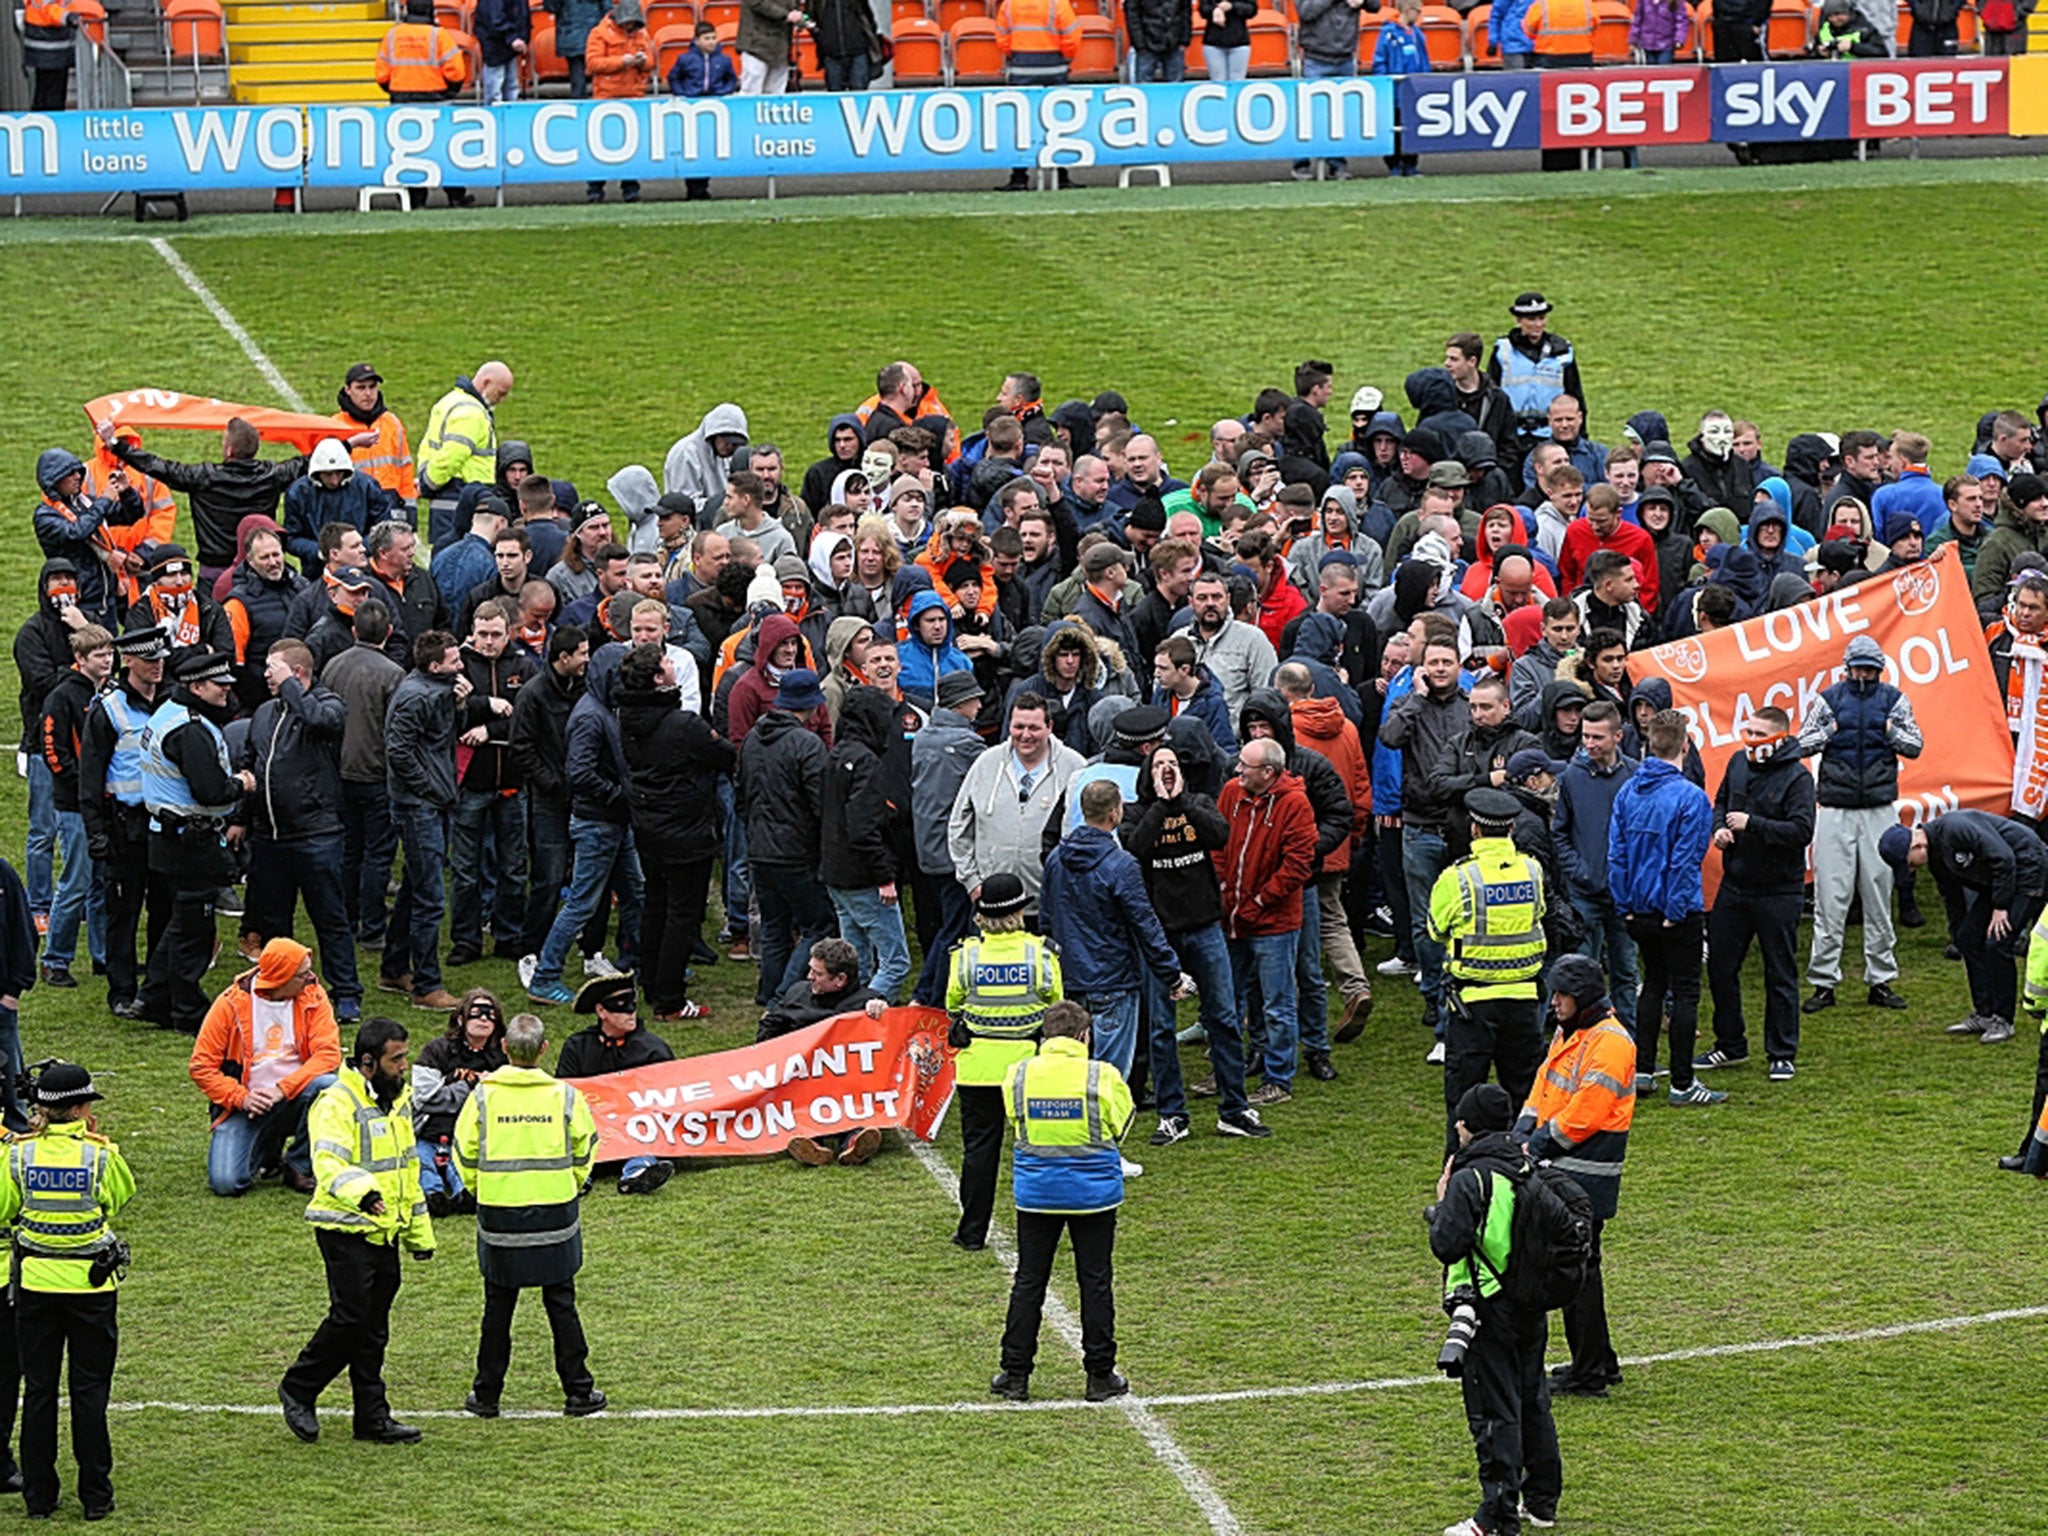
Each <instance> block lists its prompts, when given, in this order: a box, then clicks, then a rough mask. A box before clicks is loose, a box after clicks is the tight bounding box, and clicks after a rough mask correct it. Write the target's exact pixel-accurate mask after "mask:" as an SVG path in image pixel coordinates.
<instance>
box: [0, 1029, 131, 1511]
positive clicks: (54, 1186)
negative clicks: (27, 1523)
mask: <svg viewBox="0 0 2048 1536" xmlns="http://www.w3.org/2000/svg"><path fill="white" fill-rule="evenodd" d="M101 1097H102V1095H101V1094H100V1093H98V1092H97V1091H95V1090H94V1088H93V1085H92V1077H91V1076H90V1075H89V1074H88V1073H87V1072H86V1070H85V1068H83V1067H80V1066H74V1065H73V1064H72V1063H70V1062H68V1061H60V1062H57V1063H55V1064H53V1065H51V1066H48V1067H45V1068H44V1069H43V1072H42V1075H41V1076H40V1077H39V1078H38V1079H37V1082H36V1102H37V1103H38V1104H39V1105H40V1106H41V1107H42V1112H43V1122H44V1123H43V1128H42V1130H41V1131H40V1132H38V1133H37V1134H35V1135H33V1136H28V1137H25V1138H23V1139H22V1140H20V1141H16V1142H12V1143H10V1144H9V1145H8V1147H7V1173H6V1176H5V1178H4V1179H0V1225H5V1226H9V1227H12V1228H13V1229H14V1255H13V1268H12V1279H11V1286H10V1288H11V1289H12V1290H13V1292H14V1318H13V1322H14V1325H15V1329H16V1335H17V1337H18V1339H19V1346H20V1352H21V1353H20V1359H21V1376H22V1382H23V1386H24V1389H25V1390H24V1392H23V1396H22V1423H21V1470H22V1493H23V1495H24V1497H25V1498H26V1500H27V1503H28V1512H29V1515H30V1517H31V1518H35V1519H47V1518H48V1517H49V1516H50V1515H51V1514H53V1513H54V1512H55V1511H56V1508H57V1493H58V1488H57V1393H58V1388H59V1385H60V1377H61V1375H62V1373H63V1367H64V1351H65V1349H66V1347H67V1346H68V1347H69V1349H70V1351H71V1383H70V1385H71V1449H72V1452H73V1454H74V1455H76V1456H77V1458H78V1498H79V1502H80V1503H82V1504H83V1505H84V1506H85V1518H86V1519H88V1520H104V1519H106V1517H107V1516H108V1515H110V1514H112V1513H113V1512H114V1481H113V1478H114V1448H113V1444H112V1442H111V1441H110V1440H109V1439H108V1438H107V1394H108V1392H109V1390H110V1389H111V1388H112V1386H113V1382H114V1354H115V1350H116V1347H117V1345H118V1344H119V1342H120V1328H119V1324H118V1322H117V1320H116V1288H117V1287H118V1286H119V1284H120V1277H121V1273H122V1272H123V1271H125V1269H126V1268H127V1264H126V1259H127V1253H126V1250H125V1249H122V1248H119V1244H118V1239H116V1238H115V1236H114V1232H113V1229H112V1228H111V1227H109V1226H108V1225H107V1223H108V1222H109V1221H110V1220H112V1219H113V1217H114V1216H115V1215H116V1214H118V1213H119V1211H120V1209H121V1207H122V1206H124V1205H126V1204H127V1203H128V1202H129V1200H130V1199H131V1198H132V1197H133V1196H134V1194H135V1175H134V1174H132V1173H130V1172H129V1171H128V1164H127V1163H126V1162H124V1161H123V1160H122V1157H121V1149H120V1148H119V1147H117V1146H115V1145H114V1144H113V1143H112V1142H111V1141H109V1140H107V1138H106V1137H104V1136H102V1135H101V1134H100V1133H99V1125H98V1122H97V1121H96V1120H95V1119H94V1118H93V1112H92V1104H93V1101H94V1100H96V1099H98V1098H101ZM7 1390H8V1393H9V1396H10V1399H11V1397H12V1384H11V1383H9V1384H7ZM11 1406H12V1404H11V1402H10V1407H11Z"/></svg>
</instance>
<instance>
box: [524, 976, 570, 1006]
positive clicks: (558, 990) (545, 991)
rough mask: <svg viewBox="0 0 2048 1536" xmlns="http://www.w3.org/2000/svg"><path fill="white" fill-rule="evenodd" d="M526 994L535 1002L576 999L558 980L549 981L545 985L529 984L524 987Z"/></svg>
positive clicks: (558, 1001)
mask: <svg viewBox="0 0 2048 1536" xmlns="http://www.w3.org/2000/svg"><path fill="white" fill-rule="evenodd" d="M526 995H527V996H528V997H530V998H532V999H533V1000H534V1001H535V1002H536V1003H557V1004H560V1003H573V1002H575V1001H576V994H575V993H574V992H571V991H570V990H569V989H568V988H567V987H565V986H563V985H562V984H561V983H560V982H559V981H551V982H549V983H547V985H545V986H538V987H537V986H529V987H527V989H526Z"/></svg>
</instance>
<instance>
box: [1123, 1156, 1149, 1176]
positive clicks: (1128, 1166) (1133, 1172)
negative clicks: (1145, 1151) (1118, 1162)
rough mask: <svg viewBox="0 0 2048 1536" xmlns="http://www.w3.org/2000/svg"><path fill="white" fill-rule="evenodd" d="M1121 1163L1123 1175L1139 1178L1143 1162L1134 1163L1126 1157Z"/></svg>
mask: <svg viewBox="0 0 2048 1536" xmlns="http://www.w3.org/2000/svg"><path fill="white" fill-rule="evenodd" d="M1123 1165H1124V1177H1125V1178H1127V1179H1135V1178H1139V1177H1141V1176H1142V1175H1143V1174H1144V1172H1145V1165H1144V1164H1143V1163H1134V1162H1132V1161H1131V1160H1130V1159H1129V1158H1128V1157H1126V1158H1124V1159H1123Z"/></svg>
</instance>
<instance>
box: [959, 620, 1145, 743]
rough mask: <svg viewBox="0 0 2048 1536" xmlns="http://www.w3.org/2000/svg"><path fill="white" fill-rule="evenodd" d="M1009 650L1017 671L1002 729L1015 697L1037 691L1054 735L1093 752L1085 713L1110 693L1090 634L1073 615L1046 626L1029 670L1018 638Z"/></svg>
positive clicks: (1028, 649) (1026, 649) (1026, 650)
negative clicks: (1035, 665) (1034, 661)
mask: <svg viewBox="0 0 2048 1536" xmlns="http://www.w3.org/2000/svg"><path fill="white" fill-rule="evenodd" d="M948 623H949V625H950V620H949V621H948ZM932 627H934V628H935V627H936V626H935V625H934V626H932ZM1029 633H1030V632H1029V631H1026V634H1029ZM953 654H955V655H959V654H960V653H959V652H957V651H955V652H954V653H953ZM1012 654H1013V656H1014V658H1015V660H1016V662H1017V665H1018V669H1019V674H1020V675H1019V676H1018V678H1017V680H1016V681H1015V682H1014V683H1012V684H1011V685H1010V692H1009V696H1008V697H1007V698H1006V699H1005V700H1004V703H1003V718H1004V726H1005V729H1007V728H1008V721H1009V716H1010V714H1011V712H1012V711H1013V710H1015V709H1016V707H1017V704H1018V701H1019V700H1020V699H1022V698H1023V697H1024V696H1025V695H1027V694H1035V695H1036V696H1037V697H1038V698H1039V699H1041V700H1042V701H1043V702H1044V704H1045V707H1046V711H1047V719H1048V720H1049V722H1050V724H1051V726H1052V732H1053V735H1055V736H1056V737H1058V738H1059V740H1060V741H1062V742H1064V743H1065V744H1066V745H1067V746H1069V747H1071V748H1073V749H1074V750H1075V751H1076V752H1079V753H1092V752H1093V751H1094V750H1095V740H1094V737H1093V736H1091V735H1090V734H1089V730H1088V713H1089V711H1090V710H1091V709H1093V708H1094V707H1095V705H1096V703H1097V702H1098V701H1100V700H1101V699H1102V698H1103V697H1104V695H1105V694H1106V692H1107V691H1108V689H1107V687H1106V685H1105V681H1104V667H1103V662H1102V653H1101V652H1100V650H1099V649H1098V648H1097V643H1096V640H1095V637H1094V634H1093V632H1092V631H1090V630H1089V628H1088V627H1087V625H1085V624H1081V623H1078V622H1077V621H1075V620H1071V619H1063V620H1061V621H1060V622H1059V623H1057V624H1054V625H1051V626H1049V627H1048V628H1047V629H1046V631H1045V634H1044V639H1043V643H1042V644H1041V645H1040V646H1039V648H1038V650H1037V653H1036V654H1037V658H1038V662H1037V668H1036V670H1035V671H1033V672H1026V671H1024V670H1023V668H1024V664H1025V662H1026V660H1027V659H1028V658H1029V657H1030V655H1031V654H1032V652H1031V647H1030V646H1029V645H1027V644H1026V642H1025V640H1024V638H1023V637H1022V636H1019V638H1018V641H1017V644H1016V646H1015V648H1014V650H1013V652H1012ZM961 661H962V664H963V665H962V667H960V668H949V669H948V670H963V669H965V661H966V658H965V657H964V656H962V657H961Z"/></svg>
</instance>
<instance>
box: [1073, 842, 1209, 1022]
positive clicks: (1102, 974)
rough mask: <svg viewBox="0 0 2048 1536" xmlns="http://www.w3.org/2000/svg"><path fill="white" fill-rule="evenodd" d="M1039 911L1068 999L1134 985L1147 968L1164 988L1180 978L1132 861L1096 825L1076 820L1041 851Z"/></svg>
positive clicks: (1127, 989)
mask: <svg viewBox="0 0 2048 1536" xmlns="http://www.w3.org/2000/svg"><path fill="white" fill-rule="evenodd" d="M1038 910H1039V913H1040V915H1041V916H1042V917H1043V918H1044V920H1045V923H1046V937H1047V938H1049V939H1051V940H1052V942H1053V944H1054V946H1055V947H1056V948H1057V949H1058V950H1059V954H1060V975H1061V978H1062V980H1063V981H1064V982H1065V984H1066V989H1067V995H1068V996H1070V997H1071V996H1074V995H1076V994H1080V995H1082V996H1087V995H1090V994H1096V993H1110V992H1132V991H1135V990H1137V988H1138V986H1139V985H1140V983H1141V982H1142V981H1143V980H1144V972H1145V970H1147V969H1150V970H1151V972H1152V974H1153V975H1154V976H1156V977H1158V978H1159V980H1161V981H1162V982H1164V983H1165V984H1166V985H1167V986H1168V987H1171V986H1172V985H1173V983H1174V982H1175V981H1176V980H1178V979H1179V977H1180V960H1179V958H1178V957H1177V956H1176V955H1175V954H1174V952H1173V948H1172V946H1171V945H1169V944H1168V943H1167V942H1166V931H1165V930H1164V929H1163V928H1161V927H1160V926H1159V915H1158V914H1157V913H1156V912H1154V911H1153V910H1152V899H1151V897H1149V896H1148V895H1146V894H1145V877H1144V874H1143V873H1142V872H1141V871H1140V870H1139V868H1138V861H1137V860H1136V859H1134V858H1132V857H1131V856H1130V855H1129V854H1128V853H1126V852H1124V850H1123V846H1122V845H1121V844H1120V843H1118V842H1117V840H1116V838H1115V837H1114V836H1113V835H1112V834H1110V833H1108V832H1105V831H1104V830H1103V829H1102V828H1100V827H1092V826H1089V825H1088V824H1087V823H1085V822H1084V823H1082V824H1081V825H1080V826H1078V827H1076V828H1075V829H1074V830H1073V831H1071V832H1069V833H1068V834H1067V835H1066V836H1065V837H1063V838H1061V839H1060V842H1059V845H1058V846H1057V847H1055V848H1054V849H1053V851H1052V852H1051V853H1050V854H1049V855H1048V856H1047V857H1046V861H1045V884H1044V885H1043V886H1042V887H1041V888H1040V892H1039V898H1038Z"/></svg>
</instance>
